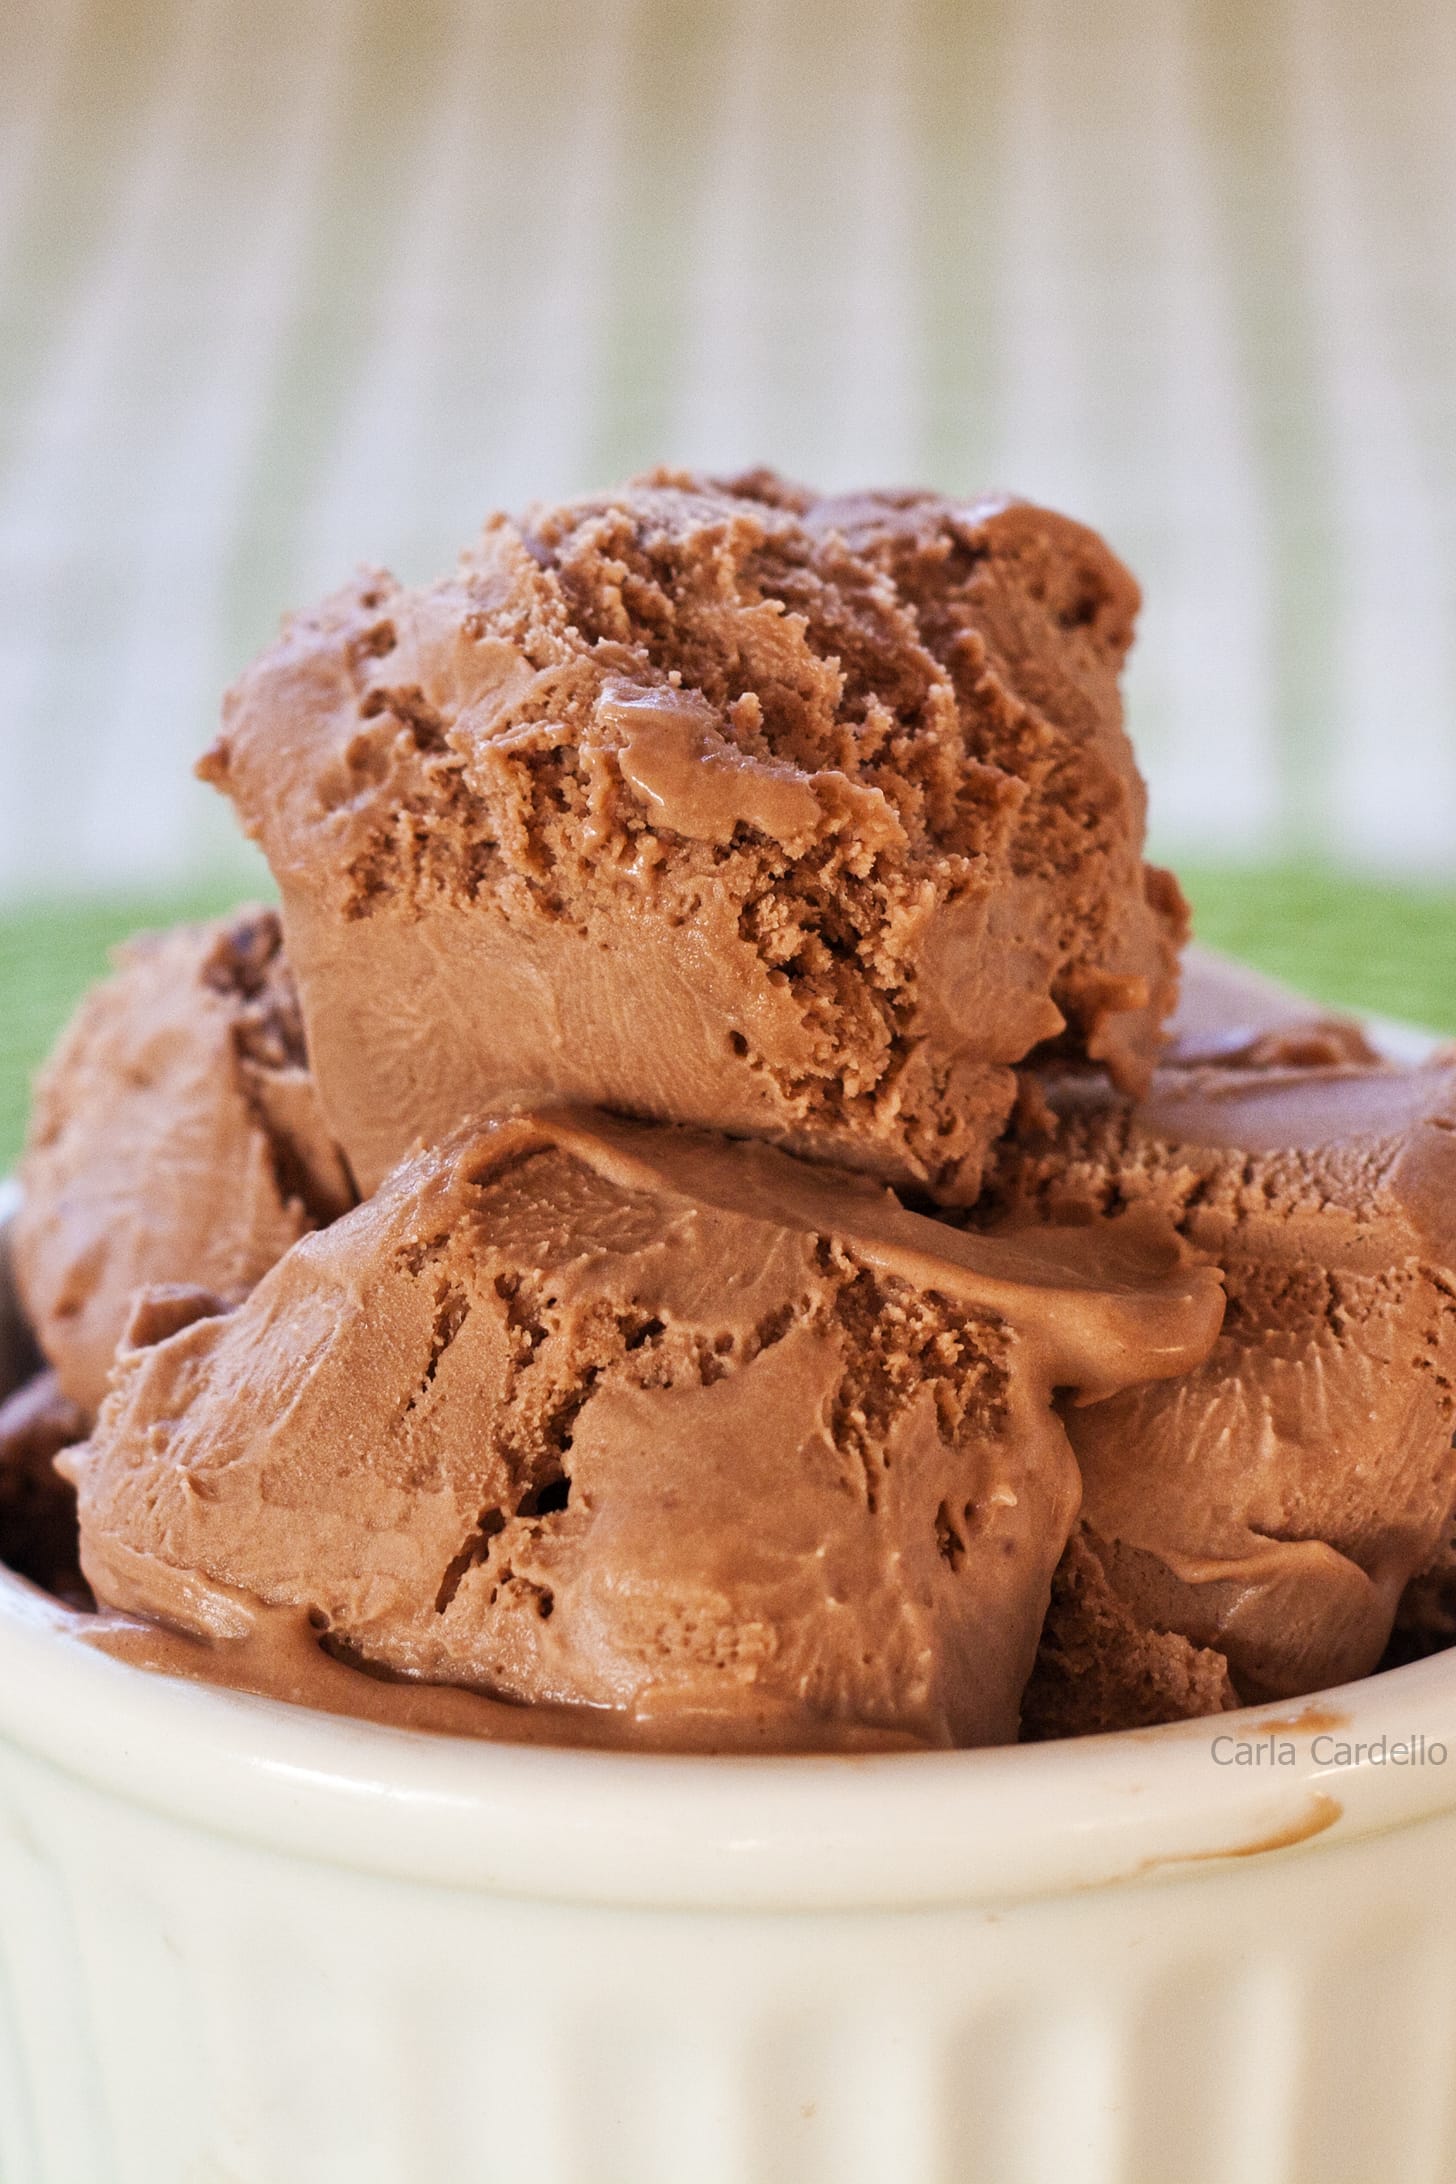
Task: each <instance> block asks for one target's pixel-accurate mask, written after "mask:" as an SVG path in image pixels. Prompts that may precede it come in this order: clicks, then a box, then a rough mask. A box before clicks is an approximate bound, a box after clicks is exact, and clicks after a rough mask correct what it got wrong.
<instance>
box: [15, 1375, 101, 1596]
mask: <svg viewBox="0 0 1456 2184" xmlns="http://www.w3.org/2000/svg"><path fill="white" fill-rule="evenodd" d="M0 1385H3V1384H0ZM86 1424H87V1421H86V1416H85V1413H84V1412H83V1411H82V1410H81V1409H80V1407H79V1405H78V1404H75V1403H73V1402H72V1401H71V1400H70V1398H69V1397H68V1396H65V1395H63V1394H62V1393H61V1390H60V1387H59V1385H58V1383H57V1381H56V1376H55V1374H54V1373H51V1372H40V1373H36V1374H35V1375H34V1376H33V1377H32V1378H31V1379H29V1380H27V1381H25V1382H24V1383H23V1384H22V1385H21V1386H20V1387H18V1388H17V1389H16V1390H15V1391H14V1393H13V1394H11V1395H9V1396H8V1397H6V1398H5V1400H4V1401H0V1561H3V1562H4V1563H6V1564H7V1565H8V1566H9V1568H11V1569H12V1570H18V1571H19V1572H20V1575H21V1576H22V1577H28V1578H30V1579H31V1580H32V1582H33V1583H35V1584H37V1585H40V1586H43V1587H44V1589H45V1590H46V1591H47V1592H52V1593H55V1594H56V1595H57V1597H58V1598H60V1599H62V1600H67V1601H69V1602H70V1603H71V1604H72V1605H73V1606H77V1607H89V1606H90V1604H91V1596H90V1592H89V1589H88V1587H87V1585H86V1581H85V1579H84V1578H83V1577H82V1575H81V1565H80V1561H79V1558H78V1550H77V1539H76V1496H75V1491H74V1489H73V1488H72V1487H71V1485H70V1484H69V1482H68V1481H66V1480H64V1479H62V1478H61V1477H60V1476H59V1475H58V1473H57V1471H56V1468H55V1458H56V1457H57V1456H58V1455H59V1454H60V1452H61V1450H62V1449H64V1448H68V1447H69V1446H70V1445H71V1443H72V1442H74V1441H79V1440H80V1439H81V1437H82V1436H83V1434H84V1433H85V1431H86Z"/></svg>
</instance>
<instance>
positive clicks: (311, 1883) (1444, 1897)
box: [0, 1309, 1456, 2184]
mask: <svg viewBox="0 0 1456 2184" xmlns="http://www.w3.org/2000/svg"><path fill="white" fill-rule="evenodd" d="M3 1317H4V1314H3V1309H0V1321H3ZM0 2178H3V2180H4V2184H487V2180H488V2184H1306V2180H1307V2184H1440V2180H1448V2179H1452V2178H1456V1656H1444V1657H1439V1656H1438V1657H1436V1658H1434V1659H1431V1660H1429V1661H1424V1662H1420V1663H1417V1664H1415V1665H1413V1666H1410V1667H1407V1668H1402V1669H1398V1670H1395V1671H1393V1672H1390V1673H1388V1674H1385V1675H1381V1676H1376V1677H1371V1678H1369V1679H1367V1680H1366V1681H1365V1682H1363V1683H1360V1684H1355V1685H1351V1686H1348V1687H1346V1688H1344V1689H1342V1690H1339V1691H1335V1692H1331V1693H1328V1694H1325V1695H1323V1696H1321V1697H1320V1698H1319V1699H1318V1700H1315V1701H1310V1702H1307V1703H1302V1704H1299V1705H1296V1706H1292V1707H1283V1708H1275V1707H1265V1708H1260V1709H1253V1710H1249V1711H1246V1712H1244V1713H1241V1714H1236V1715H1227V1716H1222V1717H1220V1718H1219V1719H1218V1720H1216V1721H1207V1722H1196V1723H1187V1724H1179V1725H1177V1726H1174V1727H1169V1728H1163V1729H1157V1730H1151V1731H1145V1732H1141V1733H1137V1734H1131V1735H1121V1736H1110V1737H1100V1738H1093V1739H1087V1740H1082V1741H1078V1742H1074V1743H1068V1744H1061V1745H1043V1746H1040V1747H1035V1748H1020V1749H1008V1750H997V1751H985V1752H961V1753H944V1754H909V1755H896V1756H878V1757H873V1758H870V1757H852V1758H842V1757H827V1758H812V1759H810V1758H806V1759H751V1760H750V1759H730V1758H669V1757H662V1756H657V1755H646V1754H624V1753H612V1752H594V1751H568V1750H543V1749H533V1748H526V1747H507V1746H501V1745H490V1744H485V1743H479V1742H475V1741H471V1740H465V1739H457V1738H450V1737H442V1736H424V1735H416V1734H410V1733H407V1732H403V1731H399V1730H393V1729H387V1728H381V1727H378V1726H375V1725H372V1724H369V1723H364V1722H355V1721H348V1720H342V1719H338V1718H335V1717H331V1716H327V1715H321V1714H316V1713H311V1712H306V1711H302V1710H300V1709H296V1708H293V1707H289V1706H285V1705H281V1704H277V1703H274V1702H270V1701H267V1700H263V1699H256V1698H249V1697H245V1696H239V1695H237V1694H235V1693H232V1692H228V1691H225V1690H222V1689H219V1688H214V1687H211V1686H206V1685H198V1684H192V1683H186V1682H182V1681H174V1680H170V1679H168V1678H166V1677H162V1676H158V1675H154V1674H150V1673H148V1672H147V1671H145V1670H142V1669H138V1668H135V1667H132V1666H130V1665H127V1664H125V1663H123V1662H120V1661H117V1660H114V1659H111V1658H108V1657H106V1656H104V1655H102V1654H100V1653H97V1652H95V1651H93V1650H91V1649H89V1648H88V1647H86V1646H84V1645H82V1644H79V1643H78V1642H77V1641H76V1640H75V1639H74V1637H72V1636H69V1635H68V1634H67V1628H66V1622H65V1618H64V1616H63V1615H62V1614H60V1613H59V1611H57V1609H56V1608H55V1607H54V1606H53V1605H52V1604H51V1603H50V1602H49V1601H48V1600H47V1599H46V1598H45V1596H43V1595H42V1594H40V1593H38V1592H36V1591H34V1590H33V1589H32V1588H30V1587H28V1586H26V1585H25V1584H24V1583H22V1582H21V1581H19V1580H17V1579H13V1578H8V1577H3V1576H0Z"/></svg>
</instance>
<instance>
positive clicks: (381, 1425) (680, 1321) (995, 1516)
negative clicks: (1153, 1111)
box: [63, 1113, 1222, 1747]
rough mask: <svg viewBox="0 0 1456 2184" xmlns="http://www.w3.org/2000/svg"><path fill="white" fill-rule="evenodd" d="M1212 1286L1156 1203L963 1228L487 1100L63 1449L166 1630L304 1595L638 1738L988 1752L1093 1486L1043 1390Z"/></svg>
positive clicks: (112, 1546)
mask: <svg viewBox="0 0 1456 2184" xmlns="http://www.w3.org/2000/svg"><path fill="white" fill-rule="evenodd" d="M1221 1308H1222V1306H1221V1296H1220V1291H1219V1284H1218V1277H1217V1275H1216V1274H1215V1273H1214V1272H1212V1271H1211V1270H1210V1269H1208V1268H1206V1267H1203V1266H1198V1265H1194V1264H1192V1263H1191V1262H1190V1261H1189V1259H1188V1257H1187V1255H1186V1254H1185V1253H1184V1252H1183V1251H1182V1248H1181V1247H1180V1246H1179V1245H1178V1243H1177V1242H1176V1239H1175V1238H1174V1237H1173V1235H1172V1232H1171V1230H1170V1229H1169V1227H1168V1225H1167V1223H1166V1222H1163V1221H1160V1220H1159V1219H1157V1218H1156V1217H1155V1216H1151V1215H1149V1216H1133V1217H1131V1218H1130V1219H1126V1220H1121V1221H1112V1222H1095V1223H1092V1224H1089V1225H1087V1226H1085V1227H1080V1228H1076V1229H1072V1230H1064V1231H1046V1232H1029V1233H1026V1234H1022V1235H1018V1236H1015V1237H1009V1238H1005V1239H987V1238H983V1237H981V1236H978V1235H973V1234H965V1233H962V1232H960V1231H958V1230H956V1229H953V1228H949V1227H947V1226H946V1225H945V1224H943V1223H941V1222H937V1221H932V1220H929V1219H925V1218H923V1217H921V1216H918V1215H915V1214H912V1213H909V1212H906V1211H905V1210H904V1209H903V1208H902V1207H901V1206H899V1205H898V1204H897V1202H896V1201H895V1200H894V1198H893V1197H892V1196H891V1195H890V1194H889V1193H888V1192H886V1191H883V1190H881V1189H879V1188H878V1187H876V1186H875V1185H873V1184H872V1183H869V1182H867V1181H865V1180H864V1179H862V1178H858V1177H855V1176H852V1175H848V1174H844V1173H839V1172H836V1171H833V1170H831V1169H827V1168H824V1167H819V1166H812V1165H809V1164H806V1163H803V1162H800V1161H796V1160H794V1159H791V1158H789V1157H788V1156H786V1155H784V1154H783V1153H780V1152H777V1151H775V1150H773V1149H770V1148H767V1147H764V1146H759V1145H751V1144H743V1143H735V1142H731V1141H727V1140H724V1139H721V1138H715V1137H709V1136H706V1135H703V1134H699V1133H695V1132H688V1131H684V1130H679V1129H673V1128H661V1127H659V1128H642V1127H638V1126H634V1125H631V1124H628V1123H623V1122H618V1121H612V1120H609V1119H607V1118H604V1117H601V1116H592V1115H590V1114H582V1113H578V1114H571V1113H556V1114H549V1115H543V1116H536V1117H513V1118H503V1119H498V1120H496V1121H493V1122H489V1123H486V1124H484V1125H480V1126H476V1127H473V1128H467V1129H466V1130H464V1131H463V1132H461V1133H460V1134H458V1135H457V1136H455V1137H454V1138H453V1139H451V1140H448V1141H447V1142H446V1143H445V1145H444V1146H443V1147H442V1148H440V1149H437V1150H434V1151H428V1152H424V1153H420V1154H417V1155H415V1156H414V1157H413V1158H412V1159H410V1160H409V1161H407V1162H406V1163H405V1164H404V1165H403V1166H402V1167H401V1168H400V1169H399V1170H398V1171H397V1172H396V1173H395V1174H394V1175H393V1176H392V1177H391V1178H390V1179H389V1180H388V1181H387V1182H386V1183H385V1184H384V1186H383V1187H382V1188H381V1189H380V1191H379V1192H378V1193H377V1195H376V1196H375V1197H374V1198H373V1199H372V1200H370V1201H369V1202H368V1203H366V1204H365V1205H363V1206H361V1207H360V1208H359V1209H358V1210H357V1211H356V1212H354V1213H351V1214H349V1215H348V1216H346V1217H345V1218H344V1219H343V1220H341V1221H339V1222H336V1223H335V1224H334V1225H333V1227H331V1228H329V1229H327V1230H324V1231H322V1232H320V1233H319V1234H317V1235H313V1236H308V1237H305V1238H304V1239H303V1240H302V1241H301V1242H300V1243H298V1244H296V1245H295V1246H294V1248H293V1250H292V1251H290V1252H289V1253H288V1255H287V1257H286V1258H284V1259H283V1260H282V1261H281V1262H280V1263H279V1264H278V1265H277V1266H276V1267H275V1268H274V1269H273V1271H272V1272H271V1273H270V1274H268V1275H267V1276H266V1277H265V1278H264V1280H263V1281H262V1282H260V1284H259V1285H258V1287H257V1288H256V1289H255V1290H254V1291H253V1293H252V1295H251V1297H250V1298H249V1299H248V1300H247V1301H246V1302H245V1303H244V1304H243V1305H241V1306H240V1307H239V1308H237V1309H236V1310H235V1311H233V1312H231V1313H228V1314H215V1313H214V1314H212V1316H203V1317H200V1318H195V1319H194V1320H193V1321H192V1324H190V1325H184V1324H181V1323H182V1322H184V1321H185V1320H186V1319H187V1317H188V1313H189V1311H191V1312H200V1313H202V1314H204V1315H207V1314H208V1313H209V1303H208V1300H207V1299H205V1298H198V1299H196V1300H194V1301H193V1303H192V1304H191V1305H190V1306H189V1305H187V1304H186V1302H185V1300H181V1301H179V1300H178V1299H177V1298H176V1296H175V1294H174V1295H173V1296H171V1297H164V1298H163V1299H162V1300H160V1306H159V1310H158V1312H157V1314H156V1315H155V1316H154V1317H152V1316H151V1315H150V1313H149V1308H148V1306H147V1305H146V1304H145V1302H144V1303H143V1304H142V1305H141V1306H140V1307H139V1311H138V1318H137V1321H136V1322H135V1323H134V1327H133V1333H132V1337H131V1347H129V1348H127V1349H125V1350H124V1351H123V1353H122V1354H121V1356H120V1358H119V1361H118V1365H117V1370H116V1375H115V1379H114V1383H113V1388H112V1392H111V1394H110V1396H109V1397H108V1399H107V1402H106V1404H105V1407H104V1408H103V1410H102V1413H101V1417H100V1420H99V1422H98V1425H97V1427H96V1430H95V1433H94V1436H93V1438H92V1440H91V1441H90V1443H89V1444H88V1445H87V1446H85V1447H83V1448H81V1449H79V1450H74V1451H72V1452H70V1454H69V1455H68V1456H67V1457H66V1458H64V1459H63V1462H64V1464H65V1465H66V1467H67V1469H68V1471H69V1473H70V1475H71V1476H73V1477H74V1479H75V1480H76V1481H77V1483H78V1485H79V1488H80V1509H81V1527H82V1545H83V1562H84V1567H85V1569H86V1573H87V1575H88V1577H89V1579H90V1580H91V1583H92V1584H93V1586H94V1587H95V1589H96V1592H97V1595H98V1597H99V1598H100V1599H101V1600H102V1601H103V1602H105V1603H108V1604H110V1605H113V1606H115V1607H118V1608H122V1609H125V1610H129V1611H132V1612H135V1613H138V1614H141V1615H144V1616H150V1617H153V1618H156V1619H158V1620H159V1621H161V1622H163V1623H165V1624H167V1625H169V1626H171V1627H173V1628H177V1629H182V1630H191V1631H194V1632H197V1633H199V1634H202V1635H209V1634H210V1635H212V1636H213V1637H215V1638H217V1639H219V1640H222V1641H226V1640H234V1641H246V1639H247V1638H248V1635H249V1632H250V1629H251V1627H252V1623H253V1619H254V1616H255V1614H256V1613H257V1612H258V1611H259V1610H260V1609H266V1608H277V1607H280V1606H289V1607H293V1608H306V1609H307V1610H308V1611H310V1613H311V1615H312V1618H313V1620H314V1622H315V1624H316V1626H317V1627H318V1628H319V1630H320V1631H321V1632H323V1633H326V1634H327V1643H328V1645H329V1646H330V1648H331V1649H332V1650H333V1651H334V1652H335V1653H342V1654H343V1656H344V1657H345V1658H346V1659H349V1660H353V1661H356V1662H359V1663H361V1664H364V1665H367V1666H369V1667H371V1668H373V1669H374V1670H375V1671H376V1672H377V1671H380V1670H384V1671H388V1672H391V1673H393V1674H395V1675H398V1676H402V1677H408V1678H423V1679H426V1680H431V1681H435V1682H440V1683H447V1684H457V1685H466V1686H469V1687H472V1688H474V1689H476V1690H478V1691H481V1692H485V1693H489V1694H492V1695H494V1696H497V1697H505V1698H508V1699H514V1700H517V1701H536V1702H540V1703H543V1704H554V1705H562V1704H566V1705H568V1706H576V1707H580V1708H594V1709H607V1710H614V1711H615V1712H617V1713H618V1714H620V1715H623V1716H626V1717H630V1718H631V1719H632V1720H634V1721H636V1722H637V1723H638V1724H639V1725H641V1726H642V1728H643V1731H644V1734H648V1735H651V1736H653V1737H655V1738H656V1740H657V1741H666V1742H672V1741H678V1740H685V1739H688V1737H689V1729H688V1725H689V1724H690V1723H692V1722H694V1721H696V1722H697V1723H698V1724H699V1733H698V1734H697V1735H696V1737H695V1738H694V1739H693V1741H698V1742H701V1741H702V1737H701V1724H702V1723H703V1722H704V1721H705V1720H706V1721H708V1722H709V1723H711V1724H712V1738H713V1741H716V1742H717V1743H719V1744H721V1745H724V1746H734V1745H740V1746H742V1745H749V1746H761V1745H768V1746H773V1745H780V1746H788V1747H792V1746H795V1745H797V1744H804V1743H821V1744H822V1743H823V1742H825V1741H829V1742H833V1741H835V1740H836V1739H839V1740H844V1739H851V1738H852V1737H853V1735H854V1734H855V1732H857V1731H858V1730H861V1729H866V1728H868V1729H872V1730H882V1731H898V1732H903V1733H907V1734H909V1735H911V1736H913V1737H915V1738H917V1739H919V1740H922V1741H924V1742H927V1743H932V1744H949V1743H959V1744H977V1743H987V1742H994V1741H999V1740H1008V1739H1010V1738H1013V1737H1014V1736H1015V1734H1016V1726H1017V1706H1018V1702H1019V1699H1020V1696H1021V1690H1022V1686H1023V1684H1024V1682H1025V1680H1026V1676H1027V1673H1028V1671H1029V1669H1030V1667H1031V1661H1032V1656H1033V1653H1034V1651H1035V1647H1036V1640H1037V1632H1038V1629H1039V1627H1040V1624H1041V1621H1042V1616H1043V1613H1044V1611H1045V1607H1046V1601H1047V1589H1048V1584H1049V1580H1050V1577H1051V1573H1052V1569H1053V1566H1054V1564H1055V1563H1056V1560H1057V1558H1058V1556H1059V1555H1060V1553H1061V1551H1062V1548H1063V1546H1064V1544H1065V1542H1066V1539H1067V1536H1068V1532H1069V1530H1070V1527H1071V1525H1072V1523H1073V1521H1074V1519H1075V1516H1076V1512H1077V1502H1078V1485H1077V1476H1076V1467H1075V1465H1074V1463H1073V1461H1072V1457H1071V1453H1070V1450H1069V1448H1068V1445H1067V1438H1066V1434H1065V1431H1064V1429H1063V1426H1062V1424H1061V1422H1060V1420H1059V1418H1058V1416H1057V1413H1056V1410H1055V1409H1054V1407H1053V1402H1052V1396H1053V1391H1054V1390H1057V1389H1065V1390H1071V1391H1075V1392H1076V1393H1077V1394H1079V1395H1080V1396H1083V1397H1099V1396H1106V1395H1108V1394H1110V1393H1111V1392H1112V1391H1113V1390H1114V1389H1116V1388H1120V1387H1124V1386H1126V1385H1127V1384H1128V1383H1129V1382H1130V1381H1132V1380H1136V1379H1139V1378H1142V1377H1145V1376H1147V1375H1150V1374H1159V1373H1174V1372H1179V1371H1182V1370H1184V1369H1186V1368H1187V1367H1189V1366H1191V1365H1192V1364H1194V1363H1195V1362H1196V1360H1197V1359H1198V1358H1199V1357H1201V1356H1202V1355H1204V1354H1205V1352H1206V1351H1207V1349H1208V1346H1209V1344H1210V1343H1211V1341H1212V1339H1213V1336H1214V1333H1215V1330H1216V1328H1217V1325H1218V1321H1219V1317H1220V1313H1221ZM149 1317H151V1324H147V1321H148V1319H149Z"/></svg>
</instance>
